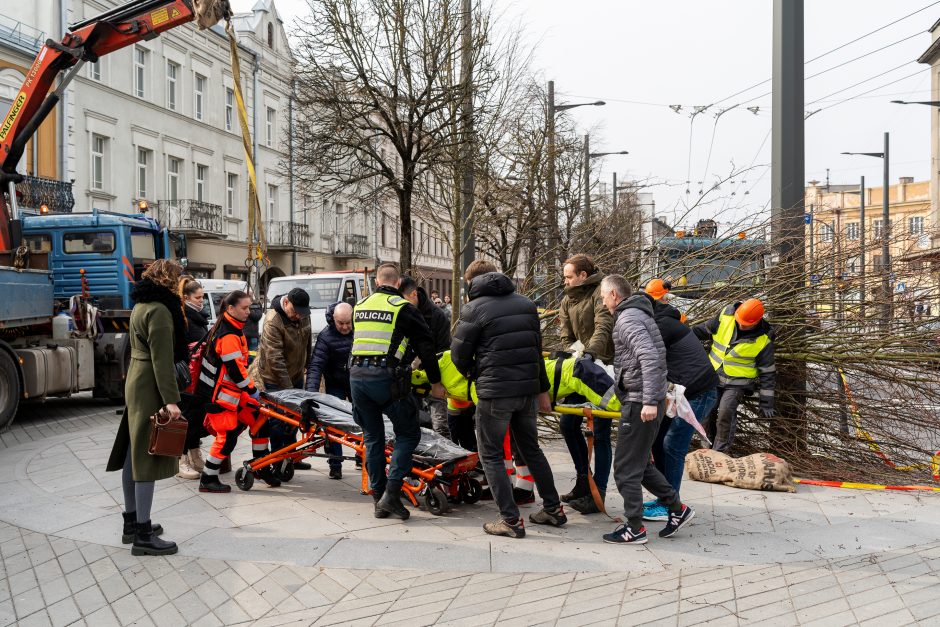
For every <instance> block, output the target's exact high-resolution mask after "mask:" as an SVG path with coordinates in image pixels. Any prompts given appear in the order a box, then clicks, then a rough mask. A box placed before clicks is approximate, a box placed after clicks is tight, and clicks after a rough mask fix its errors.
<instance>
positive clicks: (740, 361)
mask: <svg viewBox="0 0 940 627" xmlns="http://www.w3.org/2000/svg"><path fill="white" fill-rule="evenodd" d="M734 331H735V322H734V308H733V307H728V308H726V309H725V310H724V311H722V312H721V315H720V316H719V318H718V331H716V332H715V334H714V335H713V336H712V348H711V352H710V353H709V355H708V357H709V359H710V360H711V362H712V366H714V367H715V370H717V371H718V372H719V374H723V375H724V376H725V377H727V378H729V379H732V380H734V379H747V380H753V379H756V378H757V375H758V369H757V364H756V359H757V356H758V355H759V354H760V352H761V351H762V350H764V348H766V347H767V345H768V344H770V337H769V336H768V335H767V334H766V333H763V334H761V335H758V336H757V337H754V338H743V339H739V340H738V341H737V342H735V344H734V346H731V341H732V338H733V337H734Z"/></svg>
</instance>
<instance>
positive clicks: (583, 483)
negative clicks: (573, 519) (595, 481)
mask: <svg viewBox="0 0 940 627" xmlns="http://www.w3.org/2000/svg"><path fill="white" fill-rule="evenodd" d="M590 493H591V486H590V484H588V476H587V475H578V478H577V479H575V482H574V487H573V488H571V492H569V493H568V494H562V495H561V502H562V503H570V502H571V501H573V500H575V499H579V498H581V497H582V496H587V495H588V494H590Z"/></svg>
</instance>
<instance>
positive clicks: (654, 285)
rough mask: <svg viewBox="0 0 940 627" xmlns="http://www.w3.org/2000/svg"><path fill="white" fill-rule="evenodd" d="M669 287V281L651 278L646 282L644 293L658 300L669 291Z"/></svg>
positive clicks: (670, 286)
mask: <svg viewBox="0 0 940 627" xmlns="http://www.w3.org/2000/svg"><path fill="white" fill-rule="evenodd" d="M670 288H672V285H671V284H670V283H668V282H666V281H663V280H662V279H652V280H651V281H650V282H649V283H647V284H646V293H647V294H649V295H650V296H651V297H652V298H653V300H659V299H661V298H662V297H663V296H665V295H666V294H668V293H669V290H670Z"/></svg>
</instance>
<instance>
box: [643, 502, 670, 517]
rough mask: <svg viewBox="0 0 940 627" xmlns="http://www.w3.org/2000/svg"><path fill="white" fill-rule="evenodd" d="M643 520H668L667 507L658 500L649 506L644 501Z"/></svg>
mask: <svg viewBox="0 0 940 627" xmlns="http://www.w3.org/2000/svg"><path fill="white" fill-rule="evenodd" d="M643 520H669V509H668V508H667V507H666V506H665V505H663V504H662V503H660V502H659V501H653V504H652V505H649V506H647V505H646V504H645V503H644V504H643Z"/></svg>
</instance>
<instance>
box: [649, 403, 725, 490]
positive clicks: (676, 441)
mask: <svg viewBox="0 0 940 627" xmlns="http://www.w3.org/2000/svg"><path fill="white" fill-rule="evenodd" d="M688 401H689V405H691V406H692V411H693V412H695V417H696V418H698V421H699V422H702V421H703V420H705V418H706V417H707V416H708V414H709V413H711V410H712V408H714V407H715V403H716V402H718V392H717V391H716V390H715V388H712V389H710V390H706V391H705V392H702V393H700V394H696V395H695V396H693V397H692V398H690V399H688ZM669 423H671V424H669V427H668V430H666V433H665V436H664V437H663V441H662V457H663V465H662V473H663V475H665V477H666V481H668V482H669V485H671V486H672V489H673V490H675V491H676V492H678V491H679V486H680V485H681V484H682V474H683V473H684V472H685V456H686V454H688V452H689V442H691V441H692V434H693V433H695V428H694V427H692V425H690V424H689V423H687V422H686V421H685V420H683V419H682V418H679V417H678V416H676V417H675V418H673V419H671V420H670V421H669ZM664 424H665V423H664ZM653 455H654V457H655V456H656V453H655V452H654V453H653ZM657 466H659V464H658V463H657Z"/></svg>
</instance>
